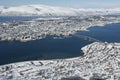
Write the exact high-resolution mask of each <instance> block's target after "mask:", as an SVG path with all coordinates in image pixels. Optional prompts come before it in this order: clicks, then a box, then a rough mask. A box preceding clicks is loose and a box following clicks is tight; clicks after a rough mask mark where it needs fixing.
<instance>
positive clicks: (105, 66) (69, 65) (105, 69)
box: [0, 42, 120, 80]
mask: <svg viewBox="0 0 120 80" xmlns="http://www.w3.org/2000/svg"><path fill="white" fill-rule="evenodd" d="M82 50H83V52H84V56H81V57H77V58H71V59H61V60H45V61H44V60H43V61H42V60H40V61H28V62H20V63H13V64H8V65H3V66H0V80H89V79H90V78H96V79H95V80H100V79H101V80H120V43H101V42H94V43H92V44H89V45H86V46H85V47H83V48H82Z"/></svg>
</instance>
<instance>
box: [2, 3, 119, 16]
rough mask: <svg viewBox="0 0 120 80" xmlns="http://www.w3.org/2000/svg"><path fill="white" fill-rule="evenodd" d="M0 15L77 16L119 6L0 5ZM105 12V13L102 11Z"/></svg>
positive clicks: (102, 12) (102, 11)
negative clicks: (99, 7) (77, 7)
mask: <svg viewBox="0 0 120 80" xmlns="http://www.w3.org/2000/svg"><path fill="white" fill-rule="evenodd" d="M0 11H1V14H0V15H19V16H20V15H41V16H78V15H84V14H83V13H85V15H92V14H111V13H120V8H115V9H83V8H80V9H75V8H64V7H53V6H46V5H22V6H15V7H8V8H5V7H3V6H1V7H0ZM104 12H105V13H104Z"/></svg>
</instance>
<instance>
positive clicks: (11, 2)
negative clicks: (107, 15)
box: [0, 0, 120, 8]
mask: <svg viewBox="0 0 120 80" xmlns="http://www.w3.org/2000/svg"><path fill="white" fill-rule="evenodd" d="M29 4H42V5H50V6H59V7H73V8H120V0H0V6H7V7H8V6H18V5H29Z"/></svg>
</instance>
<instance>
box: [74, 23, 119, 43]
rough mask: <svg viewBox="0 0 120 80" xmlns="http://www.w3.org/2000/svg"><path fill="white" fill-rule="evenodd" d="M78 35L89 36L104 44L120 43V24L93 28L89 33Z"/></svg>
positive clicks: (84, 32) (83, 32)
mask: <svg viewBox="0 0 120 80" xmlns="http://www.w3.org/2000/svg"><path fill="white" fill-rule="evenodd" d="M76 34H77V35H83V36H84V35H85V36H89V37H92V38H95V39H97V40H100V41H102V42H120V23H117V24H108V25H105V26H104V27H98V26H96V27H91V28H88V31H80V32H78V33H76Z"/></svg>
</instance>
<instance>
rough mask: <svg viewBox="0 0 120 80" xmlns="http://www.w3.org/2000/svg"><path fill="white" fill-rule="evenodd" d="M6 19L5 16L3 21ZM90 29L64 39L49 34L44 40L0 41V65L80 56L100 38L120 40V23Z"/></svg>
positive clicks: (108, 40) (111, 40)
mask: <svg viewBox="0 0 120 80" xmlns="http://www.w3.org/2000/svg"><path fill="white" fill-rule="evenodd" d="M5 19H6V18H5ZM5 19H4V18H3V21H4V20H5ZM18 19H19V18H18ZM0 20H2V18H0ZM10 20H11V19H10ZM13 20H14V18H13ZM24 20H25V19H24ZM6 21H9V20H8V19H7V20H6ZM88 30H89V31H80V32H77V33H76V34H75V35H73V36H71V37H68V38H63V39H53V36H48V37H46V38H44V39H42V40H35V41H29V42H19V41H13V42H7V41H0V65H2V64H8V63H13V62H20V61H28V60H38V59H62V58H72V57H78V56H82V55H83V53H82V52H81V50H80V49H81V48H82V47H83V46H85V45H87V44H90V43H92V42H95V41H98V40H99V41H103V42H105V41H107V42H120V35H119V34H120V24H109V25H105V26H104V27H92V28H88Z"/></svg>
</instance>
